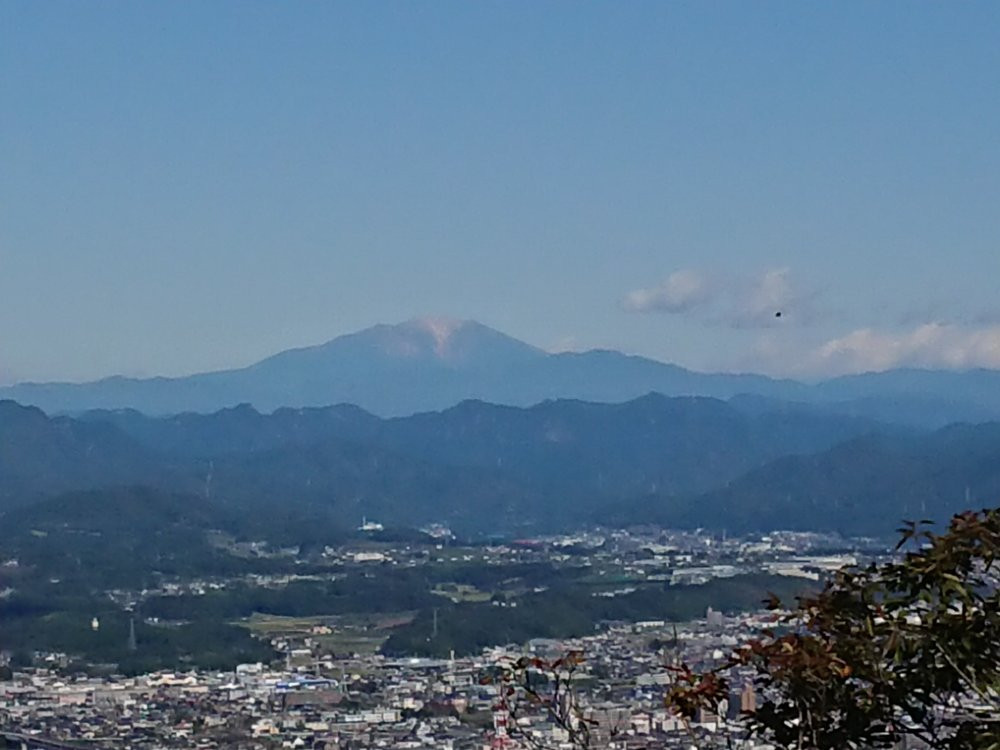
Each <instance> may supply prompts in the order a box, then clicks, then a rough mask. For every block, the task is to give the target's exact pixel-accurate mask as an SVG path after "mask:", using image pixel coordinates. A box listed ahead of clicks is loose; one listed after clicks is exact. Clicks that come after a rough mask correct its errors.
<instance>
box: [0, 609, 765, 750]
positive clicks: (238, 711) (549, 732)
mask: <svg viewBox="0 0 1000 750" xmlns="http://www.w3.org/2000/svg"><path fill="white" fill-rule="evenodd" d="M765 625H766V616H763V615H743V616H739V617H723V616H722V615H720V614H719V613H712V612H710V613H708V618H707V619H706V620H702V621H698V622H695V623H689V624H686V625H684V626H676V625H671V624H668V623H664V622H645V623H636V624H632V625H627V626H626V625H622V626H618V627H612V628H609V629H607V630H605V631H603V632H600V633H596V634H595V635H593V636H589V637H586V638H577V639H568V640H564V641H555V640H541V639H539V640H535V641H531V642H529V643H527V644H524V645H522V646H520V647H513V646H508V647H502V648H500V647H498V648H493V649H488V650H486V651H484V652H483V653H482V654H480V655H477V656H475V657H468V658H463V659H389V658H386V657H383V656H381V655H378V654H370V655H357V656H352V657H346V658H343V659H339V660H337V661H336V662H334V663H332V664H331V663H329V662H328V661H324V660H321V659H319V658H317V659H315V660H313V661H309V660H302V661H301V662H300V666H298V667H291V668H289V667H285V668H283V669H275V668H273V667H269V666H265V665H262V664H244V665H240V666H239V667H237V669H236V670H235V672H231V673H223V672H188V673H155V674H148V675H143V676H140V677H133V678H125V677H107V678H92V677H85V676H78V677H65V676H61V675H59V674H58V673H56V672H54V671H48V670H44V669H36V670H28V671H25V672H17V673H14V674H13V675H11V676H10V678H9V679H7V680H5V681H0V732H8V733H10V734H11V735H13V734H15V733H16V734H17V735H18V736H24V737H29V738H30V737H35V738H37V739H38V741H39V742H47V743H60V742H64V743H68V744H69V743H72V742H74V741H83V742H86V743H87V745H88V746H90V747H97V748H100V747H129V748H136V749H137V750H138V749H140V748H150V749H152V748H200V749H202V750H210V749H214V748H220V749H221V748H247V749H250V748H261V749H263V748H324V749H328V750H348V749H351V748H378V747H384V748H441V749H443V750H472V749H475V750H488V749H491V748H520V747H538V746H543V747H551V748H554V749H556V748H560V749H561V748H567V749H568V748H572V747H573V745H572V743H571V742H570V736H569V734H570V731H571V728H569V730H568V728H567V727H565V726H561V725H560V723H559V722H558V721H553V719H552V717H551V716H550V715H549V714H548V713H547V712H546V711H543V710H538V709H537V708H535V707H534V706H533V705H532V704H529V703H524V702H522V703H521V704H520V706H519V708H518V709H517V710H514V711H513V712H511V710H510V708H512V706H505V705H504V703H503V701H501V700H500V697H499V693H498V688H497V682H496V681H495V680H493V681H487V680H484V676H485V675H489V674H495V673H496V670H497V668H498V666H502V665H504V664H510V663H511V662H512V661H513V660H515V659H516V658H517V657H519V656H521V655H524V654H527V655H530V656H537V657H538V658H543V659H551V658H554V657H556V656H558V655H561V654H565V653H568V652H571V651H579V652H582V654H583V655H584V661H583V662H582V663H581V665H580V667H579V669H578V670H577V672H576V673H575V675H574V678H573V680H572V684H571V686H570V694H571V695H572V699H571V700H573V701H575V703H574V705H576V706H577V707H578V709H579V711H580V713H581V715H583V716H586V718H587V721H588V726H589V727H590V730H589V731H590V733H591V746H592V747H594V748H598V747H600V748H607V749H608V750H640V748H648V749H650V750H652V749H653V748H677V749H678V750H679V749H680V748H688V747H690V745H691V744H692V735H694V736H695V737H697V738H699V746H702V747H703V746H705V745H706V741H707V742H708V743H711V742H712V741H713V739H714V740H717V741H718V742H719V743H722V744H721V745H720V746H725V742H726V741H728V740H727V738H730V739H731V738H735V739H736V741H737V743H738V744H739V743H741V742H743V740H742V739H741V737H740V729H739V726H738V724H737V722H736V721H735V720H736V718H737V717H738V716H739V714H740V711H741V710H752V709H753V708H754V706H755V702H756V696H755V694H754V692H753V688H752V686H751V684H750V682H749V681H748V680H747V679H745V678H744V677H742V676H740V675H735V674H734V675H732V678H733V680H732V684H733V694H732V696H730V699H729V700H728V701H723V703H722V705H720V706H719V707H718V710H717V711H713V712H704V713H703V715H701V716H699V717H698V719H697V721H695V722H693V723H685V722H682V721H681V720H680V719H679V718H678V717H676V716H675V715H673V714H672V713H670V712H669V711H668V710H667V709H666V708H665V707H664V700H663V699H664V693H665V690H666V689H667V687H668V685H669V683H670V681H671V679H673V678H672V674H673V673H672V672H671V671H670V670H669V669H668V666H669V665H670V664H671V663H674V662H677V661H679V660H683V661H685V662H687V663H689V664H692V665H693V666H695V667H710V666H712V665H715V664H718V663H721V661H722V660H724V659H726V658H727V656H728V655H729V654H730V652H731V651H732V649H733V647H734V646H735V645H736V644H737V643H738V642H739V640H740V639H741V638H744V637H749V636H750V635H752V634H753V633H755V632H757V631H758V630H759V628H761V627H763V626H765ZM29 746H30V745H29ZM43 746H48V747H52V746H58V745H53V744H49V745H42V744H40V745H39V747H43ZM746 746H747V747H752V746H753V745H749V744H747V745H746ZM758 747H761V748H763V747H764V746H758Z"/></svg>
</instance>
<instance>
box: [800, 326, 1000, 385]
mask: <svg viewBox="0 0 1000 750" xmlns="http://www.w3.org/2000/svg"><path fill="white" fill-rule="evenodd" d="M803 364H804V365H805V367H806V368H807V369H809V370H813V371H815V372H817V373H823V374H843V373H855V372H868V371H878V370H890V369H893V368H896V367H929V368H945V369H966V368H971V367H990V368H996V367H1000V325H993V326H988V327H982V328H976V327H968V326H962V325H954V324H944V323H925V324H923V325H920V326H917V327H916V328H912V329H910V330H905V331H900V332H892V331H879V330H876V329H873V328H860V329H858V330H855V331H851V332H850V333H848V334H846V335H845V336H841V337H839V338H835V339H831V340H830V341H827V342H825V343H824V344H822V345H821V346H819V347H817V348H815V349H814V350H813V351H811V352H810V353H809V354H808V355H807V356H806V357H805V358H804V362H803Z"/></svg>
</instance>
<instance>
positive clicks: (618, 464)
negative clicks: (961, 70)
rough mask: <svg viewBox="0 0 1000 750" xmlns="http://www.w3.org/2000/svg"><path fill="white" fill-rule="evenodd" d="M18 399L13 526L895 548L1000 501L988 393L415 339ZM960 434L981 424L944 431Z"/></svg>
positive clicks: (937, 377)
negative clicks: (446, 527) (403, 531)
mask: <svg viewBox="0 0 1000 750" xmlns="http://www.w3.org/2000/svg"><path fill="white" fill-rule="evenodd" d="M2 395H3V396H4V397H6V398H14V399H16V402H15V401H13V400H6V401H0V514H2V513H4V512H7V513H8V514H9V513H15V515H16V517H18V518H22V519H25V518H29V519H34V520H32V521H31V522H30V523H42V524H43V525H46V524H48V525H51V524H56V525H58V524H59V523H61V521H60V518H61V516H60V515H59V514H61V513H63V512H64V510H65V507H66V503H67V502H75V501H67V500H65V498H63V499H60V495H62V494H64V493H79V492H92V491H96V492H97V494H96V495H95V494H89V495H86V497H87V498H88V499H87V502H88V504H89V507H92V508H95V509H97V510H96V511H95V512H98V513H99V512H100V508H101V507H102V506H101V504H100V501H99V498H100V493H101V492H106V491H110V492H115V493H117V494H115V495H114V496H115V497H116V498H118V502H132V501H131V500H128V498H133V497H135V498H140V499H141V498H153V499H152V500H149V502H151V503H153V504H154V505H151V508H152V507H154V506H155V509H156V512H158V513H162V512H164V509H165V508H173V507H175V506H176V507H177V508H180V509H181V510H178V511H177V512H178V513H182V514H183V513H185V512H186V511H183V510H182V508H183V507H190V505H191V503H192V502H197V503H202V504H204V506H205V513H206V516H205V517H211V518H218V519H224V523H225V525H226V527H227V529H228V530H229V531H230V532H232V533H235V534H238V535H239V534H262V533H266V534H271V535H278V536H281V537H282V538H284V539H287V540H299V541H301V540H302V539H308V538H312V537H316V540H317V541H319V540H320V539H322V538H329V536H330V534H337V533H346V532H348V531H349V530H350V529H352V528H353V527H355V526H356V525H357V523H358V522H359V521H360V520H361V519H362V518H363V517H366V516H367V517H369V518H372V517H375V518H381V519H386V520H388V521H389V522H390V523H391V524H392V525H394V526H397V527H415V526H420V525H422V524H426V523H430V522H444V523H447V524H450V525H451V526H453V527H454V528H455V529H456V530H458V531H460V532H462V533H466V534H473V535H478V534H492V533H534V532H539V531H545V530H555V529H567V528H572V527H576V526H580V525H586V524H590V523H595V522H606V523H613V524H629V523H639V522H655V523H659V524H662V525H665V526H676V527H710V528H728V529H731V530H751V531H753V530H758V531H765V530H768V529H772V528H777V527H781V528H796V529H817V530H836V531H841V532H845V533H879V534H885V533H891V531H892V529H893V528H895V525H896V524H897V523H898V521H899V520H900V519H902V518H904V517H911V518H912V517H917V516H920V517H933V518H943V517H945V516H947V515H948V514H949V513H951V512H954V511H957V510H960V509H962V508H965V507H967V506H969V505H976V504H977V503H989V502H990V501H991V500H993V499H994V498H995V497H996V495H998V494H1000V460H998V459H1000V427H998V425H997V423H991V422H990V421H989V420H991V419H993V418H995V417H996V416H997V415H998V414H1000V374H998V373H996V372H992V371H970V372H964V373H957V372H934V371H915V370H911V371H891V372H886V373H879V374H869V375H860V376H854V377H846V378H838V379H834V380H829V381H826V382H823V383H819V384H814V385H806V384H803V383H797V382H794V381H788V380H774V379H770V378H766V377H763V376H759V375H727V374H703V373H695V372H691V371H688V370H684V369H683V368H680V367H677V366H674V365H668V364H663V363H660V362H655V361H652V360H649V359H644V358H641V357H631V356H626V355H623V354H620V353H617V352H610V351H592V352H585V353H579V354H575V353H574V354H548V353H546V352H543V351H541V350H539V349H536V348H534V347H531V346H529V345H527V344H524V343H522V342H520V341H517V340H515V339H512V338H510V337H508V336H505V335H503V334H501V333H499V332H497V331H494V330H492V329H490V328H487V327H485V326H482V325H480V324H478V323H473V322H458V321H446V320H438V319H421V320H414V321H410V322H408V323H403V324H400V325H396V326H376V327H374V328H370V329H367V330H365V331H361V332H359V333H356V334H352V335H349V336H343V337H340V338H338V339H334V340H333V341H331V342H329V343H327V344H324V345H321V346H316V347H308V348H305V349H297V350H292V351H288V352H283V353H281V354H278V355H275V356H274V357H271V358H269V359H266V360H264V361H262V362H260V363H258V364H256V365H252V366H250V367H247V368H244V369H241V370H232V371H226V372H217V373H209V374H205V375H196V376H191V377H188V378H177V379H166V378H154V379H150V380H129V379H125V378H111V379H108V380H103V381H99V382H96V383H89V384H78V385H73V384H43V385H31V384H25V385H20V386H14V387H12V388H8V389H4V391H3V392H2ZM18 402H20V403H18ZM29 404H37V405H39V406H41V407H42V408H43V409H45V410H47V411H48V412H49V413H50V414H46V413H44V412H43V411H42V409H40V408H37V407H35V406H28V405H29ZM60 412H61V413H63V415H62V416H59V413H60ZM50 415H51V416H50ZM955 422H968V423H970V424H958V425H952V426H949V427H943V425H949V424H952V423H955ZM971 423H978V424H971ZM140 486H141V487H145V488H147V491H145V492H144V493H126V494H124V495H123V494H121V492H120V490H119V489H115V488H124V487H140ZM150 493H152V494H150ZM74 497H75V496H74ZM122 498H125V499H124V500H123V499H122ZM135 502H140V500H136V501H135ZM142 502H145V501H142ZM178 503H180V505H178ZM109 507H113V504H112V505H111V506H109ZM29 509H31V510H30V512H29ZM109 512H111V511H109ZM115 512H117V511H115ZM137 512H138V511H137ZM26 513H27V514H28V515H25V514H26ZM52 514H55V516H53V517H51V518H50V517H49V516H52ZM10 518H11V517H10V516H9V515H8V520H10ZM46 519H48V520H46ZM109 520H110V519H109ZM25 523H28V522H27V521H26V522H25ZM30 523H29V524H28V525H27V526H24V528H26V529H28V528H29V526H30ZM220 523H221V522H220ZM22 525H24V524H22ZM154 525H155V524H154ZM29 530H30V529H29Z"/></svg>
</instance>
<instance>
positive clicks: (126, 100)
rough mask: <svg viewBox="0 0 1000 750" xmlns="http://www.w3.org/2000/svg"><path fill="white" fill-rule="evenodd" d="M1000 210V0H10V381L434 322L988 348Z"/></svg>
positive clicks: (662, 341)
mask: <svg viewBox="0 0 1000 750" xmlns="http://www.w3.org/2000/svg"><path fill="white" fill-rule="evenodd" d="M998 204H1000V5H998V4H997V3H975V2H963V3H944V2H941V3H930V2H927V3H912V2H911V3H892V2H880V3H862V2H856V3H851V2H843V3H801V2H792V1H789V2H755V3H747V2H733V3H726V2H711V3H704V2H698V3H681V2H655V3H643V2H629V3H612V2H605V3H589V2H575V1H574V2H544V3H538V2H523V3H515V2H504V3H499V2H496V3H491V2H483V3H466V2H461V3H457V2H456V3H449V2H443V1H436V2H433V3H411V2H407V3H368V2H356V3H350V4H348V3H305V2H298V3H296V2H292V3H253V2H240V3H226V2H211V3H166V2H163V3H141V2H128V3H125V2H117V3H116V2H104V3H77V2H66V3H59V2H46V3H37V2H11V1H10V0H3V2H0V380H2V381H13V380H20V379H88V378H94V377H98V376H102V375H107V374H111V373H125V374H130V375H151V374H180V373H187V372H195V371H201V370H207V369H216V368H222V367H229V366H235V365H242V364H247V363H249V362H252V361H254V360H256V359H259V358H261V357H263V356H265V355H267V354H270V353H273V352H275V351H277V350H280V349H284V348H288V347H291V346H300V345H305V344H310V343H317V342H320V341H324V340H327V339H329V338H332V337H334V336H336V335H339V334H342V333H346V332H350V331H353V330H357V329H359V328H363V327H366V326H368V325H371V324H373V323H376V322H395V321H399V320H404V319H407V318H410V317H413V316H416V315H424V314H435V315H448V316H454V317H459V318H474V319H477V320H480V321H482V322H484V323H486V324H488V325H492V326H494V327H496V328H499V329H501V330H503V331H505V332H507V333H509V334H511V335H514V336H517V337H519V338H522V339H524V340H527V341H529V342H530V343H533V344H536V345H538V346H541V347H545V348H550V349H560V348H577V349H581V348H590V347H598V346H600V347H613V348H618V349H622V350H624V351H628V352H635V353H641V354H645V355H649V356H653V357H656V358H659V359H664V360H669V361H674V362H678V363H680V364H683V365H687V366H691V367H695V368H699V369H726V370H732V369H739V370H756V371H762V372H768V373H779V374H793V375H797V376H801V377H817V376H820V375H824V374H830V373H838V372H848V371H856V370H864V369H872V368H875V369H881V368H884V367H892V366H898V365H920V366H934V367H938V366H941V367H969V366H977V365H981V366H991V367H1000V299H998V297H997V293H996V292H997V288H998V283H997V279H998V278H1000V247H998V238H1000V205H998ZM772 308H776V309H781V310H782V312H783V315H782V317H781V318H780V319H776V318H774V316H773V313H772ZM775 311H776V310H775Z"/></svg>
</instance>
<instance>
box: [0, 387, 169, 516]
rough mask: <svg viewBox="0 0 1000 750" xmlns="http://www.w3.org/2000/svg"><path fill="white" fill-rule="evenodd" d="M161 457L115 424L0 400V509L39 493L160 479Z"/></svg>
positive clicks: (163, 472) (165, 467)
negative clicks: (49, 413)
mask: <svg viewBox="0 0 1000 750" xmlns="http://www.w3.org/2000/svg"><path fill="white" fill-rule="evenodd" d="M169 473H170V469H169V466H168V465H167V464H165V463H164V462H163V461H162V460H161V459H160V458H158V457H156V456H153V455H151V454H150V453H148V452H147V451H146V450H144V449H143V448H141V447H140V446H139V445H138V444H137V443H136V441H134V440H132V439H131V438H129V437H128V436H126V435H125V434H124V433H123V432H121V431H120V430H119V429H118V428H116V427H115V426H114V425H110V424H106V423H100V422H93V423H90V422H82V421H79V420H74V419H68V418H65V417H57V418H54V419H50V418H49V417H47V416H46V415H45V414H44V413H43V412H42V411H40V410H39V409H36V408H32V407H24V406H20V405H19V404H16V403H14V402H12V401H0V509H2V508H3V507H4V506H5V505H9V504H11V503H17V502H25V501H28V500H30V499H32V498H34V497H37V496H39V495H44V494H51V493H56V492H62V491H66V490H71V489H86V488H91V487H100V486H107V485H109V484H129V483H139V482H154V483H155V482H159V481H162V480H163V479H164V478H165V476H166V475H167V474H169Z"/></svg>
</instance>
